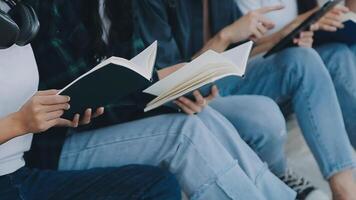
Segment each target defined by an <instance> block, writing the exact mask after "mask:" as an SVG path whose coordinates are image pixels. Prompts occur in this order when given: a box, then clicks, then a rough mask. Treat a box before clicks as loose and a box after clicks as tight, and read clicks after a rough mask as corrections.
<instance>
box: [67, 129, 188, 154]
mask: <svg viewBox="0 0 356 200" xmlns="http://www.w3.org/2000/svg"><path fill="white" fill-rule="evenodd" d="M162 135H167V136H168V135H183V134H182V132H179V133H177V132H174V133H168V134H167V133H159V134H154V135H150V136H144V137H135V138H130V139H123V140H113V141H108V142H106V143H102V144H97V145H91V146H89V147H88V146H86V147H84V148H82V149H81V150H79V151H75V152H73V151H71V152H70V151H69V152H64V153H63V154H61V155H63V156H61V158H66V157H67V156H69V155H70V154H77V153H81V152H84V151H87V150H90V149H95V148H99V147H102V146H106V145H111V144H115V143H121V142H127V141H134V140H138V139H144V138H151V137H159V136H162Z"/></svg>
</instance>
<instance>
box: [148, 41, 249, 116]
mask: <svg viewBox="0 0 356 200" xmlns="http://www.w3.org/2000/svg"><path fill="white" fill-rule="evenodd" d="M252 46H253V43H252V42H247V43H245V44H242V45H240V46H237V47H235V48H233V49H230V50H228V51H226V52H224V53H217V52H215V51H212V50H208V51H206V52H205V53H204V54H202V55H201V56H199V57H197V58H196V59H194V60H193V61H191V62H190V63H188V64H186V65H185V66H183V67H182V68H180V69H179V70H177V71H176V72H174V73H172V74H171V75H169V76H167V77H166V78H164V79H162V80H160V81H158V82H157V83H155V84H154V85H152V86H151V87H149V88H147V89H146V90H144V92H145V93H148V94H151V95H154V96H157V97H156V98H155V99H153V100H152V101H151V102H149V103H148V104H147V107H146V108H145V112H147V111H150V110H153V109H155V108H158V107H160V106H162V105H164V104H167V103H169V102H171V101H172V100H175V99H177V98H179V97H181V96H184V95H187V94H190V93H191V92H193V91H194V90H197V89H199V88H202V87H204V86H206V85H209V84H211V83H213V82H214V81H216V80H219V79H222V78H224V77H227V76H243V75H244V73H245V70H246V65H247V61H248V58H249V55H250V52H251V49H252Z"/></svg>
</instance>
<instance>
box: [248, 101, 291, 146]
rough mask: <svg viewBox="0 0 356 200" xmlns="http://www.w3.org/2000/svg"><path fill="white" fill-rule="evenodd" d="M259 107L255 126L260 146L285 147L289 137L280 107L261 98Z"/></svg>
mask: <svg viewBox="0 0 356 200" xmlns="http://www.w3.org/2000/svg"><path fill="white" fill-rule="evenodd" d="M255 105H257V104H255ZM258 105H259V107H260V109H259V111H256V112H255V113H257V116H256V122H255V126H254V128H255V130H256V131H255V134H256V136H255V137H257V140H258V141H259V142H258V143H257V144H258V146H259V147H260V148H262V147H265V148H266V147H267V148H268V147H276V146H281V145H284V143H285V140H286V137H287V129H286V122H285V118H284V116H283V114H282V112H281V110H280V109H279V107H278V105H277V104H276V103H275V102H274V101H273V100H272V99H269V98H267V97H263V98H260V99H259V103H258Z"/></svg>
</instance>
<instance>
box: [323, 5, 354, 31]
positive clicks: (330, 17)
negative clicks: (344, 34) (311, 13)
mask: <svg viewBox="0 0 356 200" xmlns="http://www.w3.org/2000/svg"><path fill="white" fill-rule="evenodd" d="M349 11H350V10H349V9H348V8H347V7H345V6H342V5H338V6H336V7H335V8H334V9H332V10H331V11H330V12H328V13H327V14H326V15H325V16H324V17H323V18H321V19H320V20H319V21H318V25H319V27H320V29H321V30H324V31H329V32H335V31H337V30H338V29H340V28H344V24H343V22H342V16H343V15H344V14H346V13H348V12H349Z"/></svg>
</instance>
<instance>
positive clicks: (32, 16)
mask: <svg viewBox="0 0 356 200" xmlns="http://www.w3.org/2000/svg"><path fill="white" fill-rule="evenodd" d="M3 1H4V2H5V3H7V4H8V5H9V6H10V11H9V12H8V13H5V12H4V11H1V10H0V49H6V48H9V47H11V46H12V45H14V44H17V45H19V46H25V45H27V44H29V43H30V42H31V41H32V40H33V39H34V38H35V37H36V35H37V33H38V31H39V29H40V22H39V20H38V17H37V15H36V12H35V11H34V9H33V8H32V7H31V6H30V5H28V4H26V3H22V2H20V1H19V0H3Z"/></svg>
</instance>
